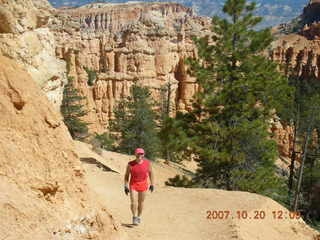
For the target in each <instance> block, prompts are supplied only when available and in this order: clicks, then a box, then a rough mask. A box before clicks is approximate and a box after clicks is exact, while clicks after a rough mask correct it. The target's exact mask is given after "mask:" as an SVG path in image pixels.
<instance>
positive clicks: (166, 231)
mask: <svg viewBox="0 0 320 240" xmlns="http://www.w3.org/2000/svg"><path fill="white" fill-rule="evenodd" d="M85 168H86V171H87V179H88V182H89V185H90V186H91V187H92V188H93V189H94V190H95V191H96V192H97V193H98V194H99V195H100V196H101V200H103V201H104V203H105V204H106V207H107V209H108V210H110V211H111V213H112V215H113V216H114V217H115V218H116V219H118V221H120V224H121V225H122V227H123V229H124V231H125V232H126V233H127V235H128V236H129V239H132V240H136V239H154V240H160V239H161V240H164V239H185V240H189V239H190V240H191V239H195V236H197V239H199V240H207V239H221V240H223V239H231V238H232V236H234V237H235V236H236V235H234V234H233V233H235V231H233V229H234V227H232V222H231V221H230V220H207V219H206V217H207V214H206V211H207V210H209V209H212V208H214V206H213V204H214V203H213V201H210V198H209V196H199V191H197V190H193V191H190V192H189V194H188V197H187V198H185V191H186V190H188V189H180V188H179V189H177V188H171V187H164V186H158V187H157V188H156V190H155V192H154V193H148V196H147V198H146V201H145V209H144V212H143V216H142V223H141V224H140V225H139V226H137V227H128V225H130V224H131V221H132V219H131V218H132V216H131V212H130V198H129V197H128V196H126V195H125V194H124V192H123V187H122V186H123V182H122V178H120V176H119V174H116V173H111V172H101V171H99V170H98V171H97V170H95V169H94V166H92V165H91V166H88V165H87V166H85ZM221 198H223V196H222V195H221ZM216 199H218V196H216ZM221 200H222V199H221ZM210 202H211V203H212V204H210Z"/></svg>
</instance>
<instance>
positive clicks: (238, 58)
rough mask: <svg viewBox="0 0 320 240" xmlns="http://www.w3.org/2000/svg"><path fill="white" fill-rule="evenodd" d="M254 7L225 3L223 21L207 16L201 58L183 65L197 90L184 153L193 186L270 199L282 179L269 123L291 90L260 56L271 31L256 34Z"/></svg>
mask: <svg viewBox="0 0 320 240" xmlns="http://www.w3.org/2000/svg"><path fill="white" fill-rule="evenodd" d="M254 10H255V3H249V4H248V3H246V1H245V0H227V1H226V3H225V5H224V7H223V11H224V13H225V14H226V15H228V17H227V18H225V19H221V18H219V17H213V19H212V32H213V34H212V36H211V38H210V37H208V36H207V37H204V38H200V39H195V42H196V44H197V47H198V53H199V59H191V60H189V64H190V73H191V74H192V75H193V76H195V77H196V78H197V83H198V84H199V86H200V89H201V90H200V91H199V92H198V93H197V94H196V95H195V97H194V102H193V110H192V111H191V112H189V113H187V114H184V116H183V117H182V119H184V120H183V121H185V123H184V125H187V126H188V128H187V129H186V135H187V139H188V141H186V143H188V144H186V145H185V148H186V149H187V152H189V153H190V155H191V154H192V156H193V158H194V159H195V160H196V161H197V162H198V165H199V169H198V171H197V173H196V176H195V177H194V179H193V182H194V183H197V184H200V185H202V186H205V187H219V188H224V189H228V190H244V191H250V192H257V193H262V194H271V193H272V192H273V191H274V189H277V188H279V187H280V183H281V181H280V179H279V178H277V177H276V174H275V165H274V161H275V159H276V158H277V156H278V152H277V144H276V142H275V141H273V140H272V139H271V138H270V133H269V131H268V129H269V121H270V119H271V118H272V117H273V114H274V110H276V111H278V110H281V108H282V107H283V104H282V103H283V102H285V101H288V98H289V97H290V95H291V89H290V87H289V85H288V81H287V78H286V77H284V76H283V75H281V74H280V73H279V72H278V70H277V65H276V64H275V63H273V62H271V61H270V60H268V59H267V58H266V57H264V56H263V55H262V52H263V51H264V50H265V49H266V48H267V47H268V46H269V45H270V43H271V41H272V35H271V32H270V29H265V30H261V31H255V30H254V27H255V26H256V25H257V24H258V23H259V22H261V20H262V19H261V18H260V17H255V16H253V12H254ZM180 121H181V120H180ZM172 130H174V129H172ZM178 130H179V129H178ZM179 134H180V133H178V134H176V135H179ZM184 139H186V138H184Z"/></svg>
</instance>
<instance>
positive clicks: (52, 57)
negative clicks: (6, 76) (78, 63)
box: [0, 0, 67, 109]
mask: <svg viewBox="0 0 320 240" xmlns="http://www.w3.org/2000/svg"><path fill="white" fill-rule="evenodd" d="M54 12H55V10H54V9H53V8H52V7H51V6H50V4H49V3H48V2H47V1H46V0H16V1H11V0H0V54H2V55H5V56H7V57H9V58H11V59H14V60H15V61H17V62H18V63H20V64H21V65H22V66H24V68H25V69H26V70H27V72H28V73H29V74H30V75H31V76H32V78H33V79H34V80H35V81H36V82H37V83H38V84H39V85H40V86H41V88H42V90H43V91H44V92H45V93H46V94H47V96H48V98H49V99H50V101H51V102H52V103H53V104H54V105H55V106H56V108H57V109H58V108H59V106H60V104H61V101H62V92H63V85H64V83H65V82H66V81H67V79H66V64H65V62H64V61H62V60H60V59H58V58H57V57H56V54H55V49H56V42H55V39H54V35H53V33H52V32H50V30H49V28H48V27H47V25H48V24H49V23H50V21H52V20H53V19H54V16H53V14H54Z"/></svg>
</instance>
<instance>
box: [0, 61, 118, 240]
mask: <svg viewBox="0 0 320 240" xmlns="http://www.w3.org/2000/svg"><path fill="white" fill-rule="evenodd" d="M0 115H1V121H0V146H1V147H0V192H1V196H0V219H1V221H0V235H1V238H2V239H6V240H16V239H20V240H44V239H53V240H54V239H57V240H58V239H59V240H61V239H69V240H72V239H101V240H102V239H104V240H105V239H120V238H119V235H118V234H119V232H118V231H117V229H118V224H116V223H114V221H113V219H112V216H111V215H110V214H108V212H107V211H106V209H105V208H103V207H102V205H100V203H99V202H97V200H96V196H95V194H94V193H92V192H91V191H90V190H89V189H88V187H87V185H86V182H85V179H84V170H83V169H82V166H81V163H80V160H79V158H78V156H77V154H76V153H75V152H74V150H73V149H74V146H73V142H72V139H71V137H70V135H69V134H68V130H67V128H66V127H65V125H64V124H63V121H62V119H61V116H60V114H58V113H57V112H56V111H55V110H54V108H53V107H52V106H51V104H50V103H49V101H48V99H47V98H46V97H45V95H44V94H43V93H42V92H41V90H40V88H39V86H38V85H37V84H36V83H35V82H34V80H33V79H32V78H31V77H30V75H29V74H28V73H27V72H26V71H25V70H23V69H22V68H21V66H19V65H18V64H16V63H15V62H13V61H12V60H10V59H9V58H6V57H2V56H0Z"/></svg>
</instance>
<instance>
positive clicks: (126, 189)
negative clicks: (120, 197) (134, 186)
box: [124, 186, 130, 195]
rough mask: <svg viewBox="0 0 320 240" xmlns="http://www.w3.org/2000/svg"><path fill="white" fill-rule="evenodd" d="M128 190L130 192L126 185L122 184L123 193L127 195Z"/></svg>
mask: <svg viewBox="0 0 320 240" xmlns="http://www.w3.org/2000/svg"><path fill="white" fill-rule="evenodd" d="M129 192H130V190H129V188H128V186H124V193H125V194H126V195H128V193H129Z"/></svg>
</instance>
